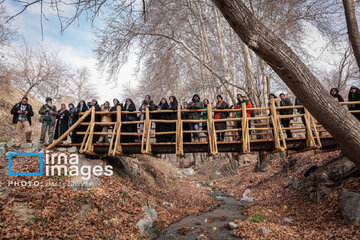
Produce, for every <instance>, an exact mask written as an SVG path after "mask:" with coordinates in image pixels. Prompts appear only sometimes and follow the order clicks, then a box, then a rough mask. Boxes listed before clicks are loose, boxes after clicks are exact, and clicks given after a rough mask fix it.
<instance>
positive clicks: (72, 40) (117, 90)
mask: <svg viewBox="0 0 360 240" xmlns="http://www.w3.org/2000/svg"><path fill="white" fill-rule="evenodd" d="M5 5H6V9H7V12H8V14H9V15H11V16H12V15H14V14H16V13H18V12H19V11H20V10H21V9H22V7H21V4H19V3H17V2H15V1H12V0H8V1H5ZM66 11H67V9H65V14H66ZM46 12H47V13H48V14H46V17H47V19H48V20H45V19H43V29H44V30H43V37H42V35H41V24H40V5H39V4H37V5H34V6H31V7H29V8H28V9H27V11H25V12H24V13H22V14H20V15H19V16H17V17H16V18H15V20H14V21H13V22H12V26H13V27H14V28H15V29H17V31H18V33H19V35H20V36H21V37H22V38H23V39H25V41H26V42H27V44H28V45H30V46H36V45H39V44H40V45H43V46H44V47H45V48H46V49H50V50H55V51H56V52H58V54H59V56H60V57H61V59H62V60H63V61H64V62H65V63H66V64H68V65H70V66H71V67H72V68H73V69H76V68H81V67H83V66H86V67H88V68H89V69H90V72H91V81H92V84H94V86H95V89H97V92H98V96H99V102H105V101H106V100H109V101H112V99H113V98H119V99H120V97H121V95H122V94H123V91H122V85H123V84H126V85H127V86H128V85H129V84H134V83H136V76H135V75H134V69H135V67H136V61H135V57H130V59H129V62H128V63H127V64H126V65H125V66H124V67H123V68H122V70H121V72H120V73H119V76H118V81H117V83H116V84H115V83H114V82H111V83H109V82H107V81H106V77H105V76H101V74H100V72H98V71H97V67H96V58H95V56H94V54H93V52H92V50H93V49H95V47H96V45H95V42H94V37H95V35H94V34H93V33H92V30H93V28H92V24H91V22H89V21H87V20H86V19H85V17H81V18H80V19H79V21H77V22H74V23H73V24H72V25H70V27H69V28H68V29H66V30H65V32H64V33H63V34H61V33H60V24H59V21H58V19H57V17H56V16H55V13H54V12H53V11H52V10H51V9H47V10H46ZM69 12H70V9H69ZM101 24H102V23H101V22H100V21H97V22H95V24H94V26H95V27H98V26H101ZM22 38H19V39H18V40H17V42H16V43H15V45H19V44H22V43H23V40H22ZM131 86H132V85H131Z"/></svg>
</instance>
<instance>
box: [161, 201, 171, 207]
mask: <svg viewBox="0 0 360 240" xmlns="http://www.w3.org/2000/svg"><path fill="white" fill-rule="evenodd" d="M162 205H163V206H166V207H173V205H172V203H169V202H163V203H162Z"/></svg>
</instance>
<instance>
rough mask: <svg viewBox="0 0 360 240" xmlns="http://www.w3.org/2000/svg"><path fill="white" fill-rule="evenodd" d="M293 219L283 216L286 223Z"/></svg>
mask: <svg viewBox="0 0 360 240" xmlns="http://www.w3.org/2000/svg"><path fill="white" fill-rule="evenodd" d="M293 221H294V219H291V218H287V217H286V218H284V222H286V223H292V222H293Z"/></svg>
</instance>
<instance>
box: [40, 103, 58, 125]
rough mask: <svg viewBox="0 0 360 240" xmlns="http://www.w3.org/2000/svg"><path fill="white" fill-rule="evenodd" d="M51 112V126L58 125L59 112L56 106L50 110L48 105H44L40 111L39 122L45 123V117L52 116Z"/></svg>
mask: <svg viewBox="0 0 360 240" xmlns="http://www.w3.org/2000/svg"><path fill="white" fill-rule="evenodd" d="M46 110H49V111H46ZM50 111H52V114H51V124H52V125H55V123H56V116H57V114H58V112H57V111H56V107H55V106H52V107H51V108H49V106H48V105H47V103H46V104H44V105H42V106H41V108H40V109H39V114H40V119H39V122H41V123H42V122H44V120H45V116H46V114H50Z"/></svg>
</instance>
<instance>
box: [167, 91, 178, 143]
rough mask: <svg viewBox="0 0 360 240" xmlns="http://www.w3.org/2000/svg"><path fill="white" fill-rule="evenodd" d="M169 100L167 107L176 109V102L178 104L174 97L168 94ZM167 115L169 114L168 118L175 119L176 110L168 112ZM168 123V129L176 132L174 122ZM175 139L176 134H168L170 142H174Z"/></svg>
mask: <svg viewBox="0 0 360 240" xmlns="http://www.w3.org/2000/svg"><path fill="white" fill-rule="evenodd" d="M169 102H170V103H169V109H170V110H174V111H176V110H177V108H178V104H179V103H178V100H177V99H176V97H175V96H170V97H169ZM169 115H170V120H177V112H173V113H170V114H169ZM168 125H169V131H171V132H176V123H169V124H168ZM175 140H176V134H171V135H169V141H170V142H175Z"/></svg>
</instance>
